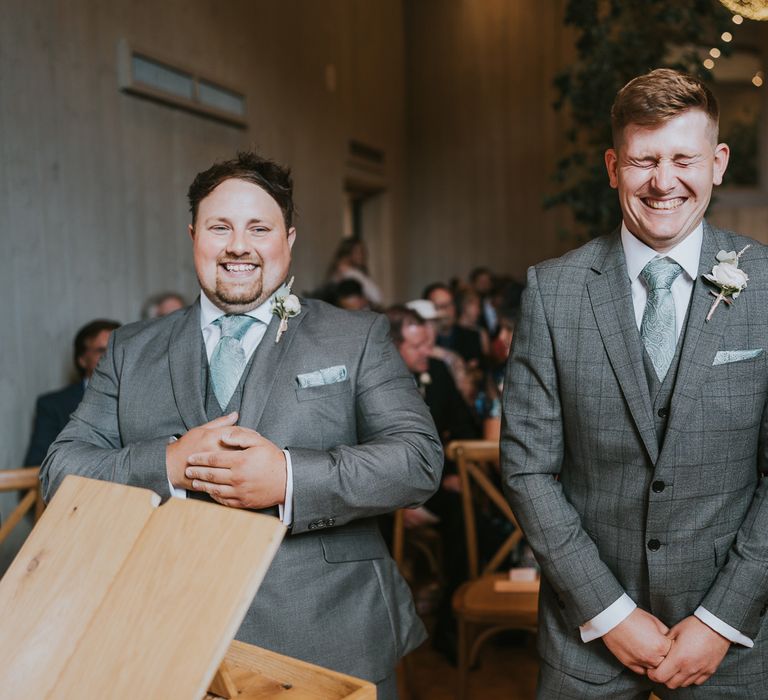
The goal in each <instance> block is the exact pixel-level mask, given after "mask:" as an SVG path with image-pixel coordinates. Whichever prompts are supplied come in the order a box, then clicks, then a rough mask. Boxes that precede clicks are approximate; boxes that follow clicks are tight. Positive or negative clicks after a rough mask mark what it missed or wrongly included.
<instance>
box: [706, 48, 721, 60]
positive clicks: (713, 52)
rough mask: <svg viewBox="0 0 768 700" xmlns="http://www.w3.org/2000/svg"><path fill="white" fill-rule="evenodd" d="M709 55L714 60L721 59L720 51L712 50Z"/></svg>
mask: <svg viewBox="0 0 768 700" xmlns="http://www.w3.org/2000/svg"><path fill="white" fill-rule="evenodd" d="M709 55H710V56H712V58H720V49H710V50H709Z"/></svg>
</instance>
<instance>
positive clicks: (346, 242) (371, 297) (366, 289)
mask: <svg viewBox="0 0 768 700" xmlns="http://www.w3.org/2000/svg"><path fill="white" fill-rule="evenodd" d="M367 258H368V254H367V251H366V249H365V244H364V243H363V241H362V240H360V239H359V238H342V239H341V242H340V243H339V246H338V248H337V249H336V253H335V254H334V256H333V260H332V261H331V264H330V266H329V268H328V280H329V281H330V282H333V283H334V284H338V283H339V282H341V281H342V280H345V279H353V280H355V281H357V282H359V283H360V285H361V286H362V288H363V294H364V295H365V298H366V299H368V301H369V302H370V303H371V304H372V305H373V306H381V303H382V294H381V290H380V289H379V286H378V285H377V284H376V282H374V281H373V280H372V279H371V277H370V275H369V274H368V265H367Z"/></svg>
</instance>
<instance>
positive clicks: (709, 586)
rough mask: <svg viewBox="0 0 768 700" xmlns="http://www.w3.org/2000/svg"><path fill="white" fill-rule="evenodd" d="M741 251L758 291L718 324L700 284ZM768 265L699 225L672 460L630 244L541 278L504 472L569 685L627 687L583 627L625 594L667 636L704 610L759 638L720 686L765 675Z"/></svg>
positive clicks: (543, 267)
mask: <svg viewBox="0 0 768 700" xmlns="http://www.w3.org/2000/svg"><path fill="white" fill-rule="evenodd" d="M747 243H752V244H753V247H752V248H750V249H749V250H748V251H747V252H746V253H745V254H744V256H743V258H742V261H741V265H740V266H741V267H742V269H744V270H745V271H746V273H747V274H748V275H749V284H748V286H747V288H746V289H745V290H744V291H743V292H742V294H741V295H740V296H739V298H738V299H736V300H735V301H734V303H733V306H731V307H726V306H725V305H724V304H721V306H720V307H719V308H718V309H717V311H716V312H715V314H714V316H713V317H712V319H711V321H709V322H708V323H706V322H705V317H706V315H707V312H708V310H709V308H710V305H711V303H712V301H713V297H712V296H711V294H710V289H711V287H710V286H709V285H707V284H706V283H705V282H704V281H703V280H702V279H701V274H703V273H705V272H710V271H711V269H712V266H713V265H714V264H715V263H716V260H715V256H716V254H717V252H718V251H719V250H721V249H724V250H736V251H738V250H740V249H741V248H743V247H744V246H745V245H746V244H747ZM767 251H768V248H766V247H765V246H762V245H760V244H757V243H755V242H754V241H750V240H749V239H745V238H743V237H740V236H736V235H735V234H731V233H726V232H724V231H719V230H717V229H714V228H711V227H710V226H708V225H707V224H706V223H705V226H704V240H703V245H702V251H701V263H700V268H699V277H698V278H697V280H696V282H695V285H694V289H693V293H692V298H691V304H690V307H689V312H688V313H689V316H688V323H687V326H686V330H685V336H684V338H683V345H682V351H681V357H680V366H679V369H678V374H677V378H676V383H675V387H674V391H673V394H672V399H671V404H670V409H669V418H668V423H667V429H666V434H665V437H664V440H663V443H662V444H661V445H659V443H658V441H657V437H656V432H655V428H654V417H653V414H652V409H651V402H650V396H649V391H648V388H647V382H646V378H645V373H644V369H643V359H642V343H641V340H640V336H639V332H638V329H637V326H636V322H635V316H634V311H633V306H632V297H631V292H630V283H629V278H628V273H627V269H626V262H625V259H624V253H623V248H622V246H621V241H620V238H619V235H618V233H616V234H614V235H612V236H608V237H603V238H599V239H596V240H594V241H592V242H590V243H588V244H587V245H585V246H583V247H582V248H579V249H578V250H575V251H573V252H571V253H569V254H567V255H565V256H564V257H562V258H560V259H558V260H552V261H547V262H544V263H542V264H540V265H538V266H536V267H535V268H531V269H530V270H529V273H528V286H527V289H526V291H525V294H524V298H523V313H522V319H521V322H520V324H519V326H518V329H517V331H516V334H515V341H514V348H513V352H512V355H511V357H510V361H509V364H508V367H507V374H506V383H505V397H504V421H503V436H502V465H503V466H502V468H503V475H504V483H505V490H506V493H507V496H508V498H509V500H510V502H511V504H512V507H513V508H514V510H515V513H516V514H517V516H518V518H519V520H520V523H521V526H522V528H523V530H524V531H525V535H526V537H527V538H528V540H529V542H530V543H531V546H532V547H533V549H534V551H535V553H536V556H537V559H538V561H539V562H540V564H541V567H542V572H543V575H544V580H543V582H542V591H541V600H540V623H541V627H540V635H539V644H540V652H541V654H542V656H543V658H544V659H545V660H546V661H547V662H548V663H549V664H551V665H553V666H555V667H557V668H559V669H561V670H563V671H565V672H566V673H569V674H571V675H573V676H576V677H579V678H582V679H584V680H589V681H592V682H596V683H601V682H606V681H608V680H610V679H611V678H612V677H614V676H615V675H616V674H618V673H619V671H620V670H621V668H622V666H621V664H620V663H619V662H618V661H617V660H616V659H615V658H614V657H613V656H612V655H611V653H610V652H609V651H608V650H607V648H606V647H605V645H604V644H603V643H602V641H600V640H595V641H593V642H590V643H589V644H585V643H583V642H582V641H581V639H580V637H579V630H578V627H579V625H581V624H583V623H585V622H586V621H588V620H590V619H592V618H593V617H594V616H595V615H597V614H598V613H600V612H601V611H602V610H604V609H605V608H607V607H608V606H609V605H610V604H611V603H613V602H614V601H616V600H617V599H618V598H619V597H620V596H621V595H622V593H624V592H626V593H628V594H629V596H630V597H632V598H633V599H634V600H635V602H637V604H638V605H639V606H641V607H642V608H644V609H646V610H649V611H650V612H652V613H653V614H654V615H656V616H657V617H658V618H659V619H661V620H662V621H663V622H664V623H665V624H667V625H669V626H670V627H671V626H672V625H674V624H675V623H677V622H679V621H680V620H681V619H683V618H684V617H686V616H688V615H691V614H692V613H693V612H694V610H695V609H696V608H697V607H698V606H699V605H703V606H704V607H705V608H707V609H708V610H709V611H710V612H711V613H713V614H714V615H716V616H717V617H719V618H720V619H721V620H723V621H724V622H726V623H728V624H729V625H731V626H732V627H734V628H736V629H737V630H739V631H741V632H743V633H744V634H746V635H747V636H749V637H751V638H754V639H755V648H754V649H752V650H750V649H746V648H744V647H739V646H735V645H734V646H732V647H731V650H730V651H729V653H728V655H727V656H726V659H725V660H724V662H723V664H722V665H721V667H720V670H719V671H718V672H717V673H716V674H715V676H714V677H713V679H712V680H711V681H710V682H712V683H716V682H718V679H720V680H722V679H726V678H728V679H729V680H730V681H731V682H733V674H734V673H736V671H735V670H734V669H735V668H736V667H737V666H738V678H740V679H741V680H742V681H743V682H745V683H748V682H750V681H749V680H748V679H749V678H752V677H761V676H762V674H764V673H766V671H765V669H764V668H763V667H764V666H766V665H765V664H764V663H763V661H762V659H763V658H764V657H765V654H766V649H765V644H764V642H763V636H764V632H763V631H762V630H763V627H762V622H763V619H764V618H763V616H764V614H765V610H766V603H767V602H768V504H766V495H767V493H766V488H767V487H766V480H765V479H761V476H760V470H761V468H762V465H763V464H764V461H765V428H766V398H768V365H767V364H766V363H767V360H768V264H767V263H768V253H767ZM748 349H749V350H754V349H764V351H763V352H762V353H759V354H758V356H757V357H753V358H751V359H746V360H742V361H736V362H727V363H724V364H715V356H716V354H717V353H718V351H725V350H748ZM556 477H559V478H556ZM654 484H655V486H656V488H653V485H654ZM660 485H661V486H660ZM651 540H657V541H658V544H659V546H658V548H657V547H656V544H657V543H652V544H651V546H650V547H649V546H648V544H649V542H651ZM767 668H768V667H767ZM745 679H746V680H745ZM723 682H724V681H723Z"/></svg>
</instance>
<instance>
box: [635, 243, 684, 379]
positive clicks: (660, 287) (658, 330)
mask: <svg viewBox="0 0 768 700" xmlns="http://www.w3.org/2000/svg"><path fill="white" fill-rule="evenodd" d="M682 271H683V268H682V267H680V265H678V264H677V263H676V262H675V261H674V260H670V259H669V258H654V259H653V260H651V261H650V262H649V263H648V264H647V265H646V266H645V267H644V268H643V271H642V272H641V273H640V276H641V277H642V278H643V279H644V280H645V281H646V283H647V284H648V301H647V302H646V304H645V312H644V313H643V322H642V323H641V324H640V337H641V338H642V339H643V344H644V345H645V349H646V350H647V351H648V356H649V357H650V358H651V362H652V363H653V368H654V369H655V370H656V376H657V377H658V378H659V381H661V382H663V381H664V377H665V376H666V375H667V371H668V370H669V366H670V365H671V364H672V358H674V356H675V349H676V347H677V318H676V314H675V301H674V299H673V298H672V291H671V288H672V283H673V282H674V281H675V280H676V279H677V276H678V275H679V274H680V273H681V272H682Z"/></svg>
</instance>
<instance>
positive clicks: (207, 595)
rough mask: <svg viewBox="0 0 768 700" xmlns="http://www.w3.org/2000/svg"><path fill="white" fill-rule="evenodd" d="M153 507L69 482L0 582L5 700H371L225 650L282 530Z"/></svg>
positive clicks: (148, 496) (107, 488) (133, 495)
mask: <svg viewBox="0 0 768 700" xmlns="http://www.w3.org/2000/svg"><path fill="white" fill-rule="evenodd" d="M159 503H160V498H159V497H158V496H157V495H156V494H154V493H152V492H150V491H147V490H144V489H138V488H133V487H130V486H123V485H120V484H113V483H109V482H104V481H95V480H92V479H85V478H83V477H78V476H68V477H67V478H66V479H65V480H64V482H63V484H62V485H61V488H60V489H59V491H58V493H57V494H56V497H55V498H54V499H53V500H52V501H51V503H50V505H49V506H48V508H47V509H46V511H45V513H44V514H43V517H42V518H41V520H40V522H39V523H38V525H37V526H36V527H35V529H34V530H33V531H32V533H31V534H30V536H29V538H28V539H27V541H26V542H25V544H24V546H23V547H22V549H21V551H20V552H19V554H18V555H17V557H16V559H14V561H13V563H12V565H11V567H10V568H9V569H8V571H7V573H6V574H5V576H4V577H3V578H2V580H0V688H1V689H2V691H0V692H1V694H2V697H3V698H4V699H7V700H12V699H16V698H19V699H20V698H36V699H37V698H46V699H47V698H50V699H53V698H62V699H65V700H71V699H73V698H110V700H118V699H122V698H125V699H126V700H127V699H128V698H130V699H131V700H135V699H138V698H141V699H142V700H144V699H149V698H157V699H158V700H172V699H174V698H178V699H179V700H201V699H202V698H215V697H229V698H234V697H236V698H239V699H240V700H246V699H249V700H250V699H255V698H274V697H278V696H280V697H281V698H283V697H285V698H286V699H290V698H296V699H297V700H298V699H299V698H301V699H302V700H303V699H304V698H306V699H310V698H317V699H318V700H319V699H320V698H338V699H339V700H341V699H342V698H345V699H354V700H366V699H371V700H372V699H373V698H375V696H376V690H375V686H374V685H372V684H371V683H367V682H365V681H361V680H358V679H355V678H352V677H351V676H345V675H343V674H339V673H335V672H332V671H327V670H325V669H321V668H319V667H317V666H312V665H311V664H306V663H304V662H300V661H296V660H294V659H289V658H288V657H285V656H281V655H279V654H274V653H273V652H268V651H266V650H263V649H258V648H257V647H253V646H250V645H248V644H242V643H240V642H232V638H233V637H234V635H235V633H236V632H237V629H238V627H239V625H240V623H241V622H242V619H243V617H244V616H245V613H246V611H247V609H248V606H249V605H250V602H251V600H252V599H253V597H254V596H255V594H256V591H257V589H258V587H259V585H260V584H261V581H262V579H263V578H264V575H265V574H266V571H267V568H268V567H269V564H270V562H271V561H272V558H273V557H274V555H275V553H276V552H277V549H278V547H279V545H280V542H281V540H282V538H283V535H284V534H285V527H284V526H283V525H282V523H280V521H278V520H277V519H276V518H270V517H268V516H264V515H259V514H255V513H252V512H248V511H242V510H237V509H233V508H224V507H220V506H216V505H213V504H210V503H205V502H202V501H198V500H187V501H185V500H178V499H171V500H170V501H168V502H167V503H165V504H164V505H162V506H160V507H158V505H159ZM230 642H231V644H230ZM225 657H226V658H225Z"/></svg>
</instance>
